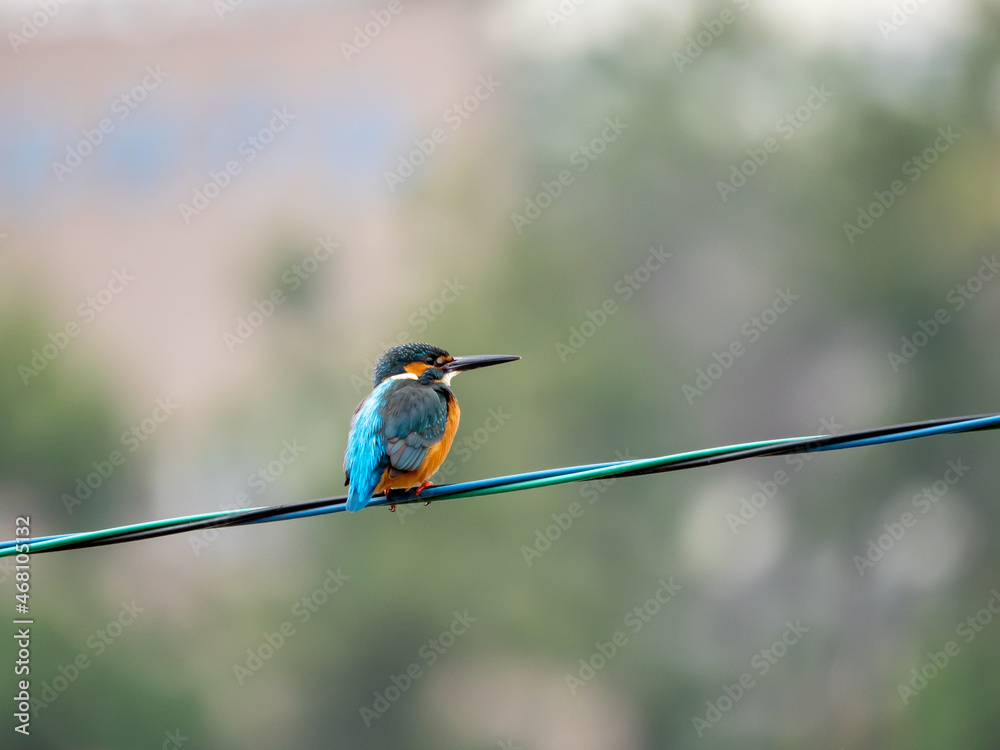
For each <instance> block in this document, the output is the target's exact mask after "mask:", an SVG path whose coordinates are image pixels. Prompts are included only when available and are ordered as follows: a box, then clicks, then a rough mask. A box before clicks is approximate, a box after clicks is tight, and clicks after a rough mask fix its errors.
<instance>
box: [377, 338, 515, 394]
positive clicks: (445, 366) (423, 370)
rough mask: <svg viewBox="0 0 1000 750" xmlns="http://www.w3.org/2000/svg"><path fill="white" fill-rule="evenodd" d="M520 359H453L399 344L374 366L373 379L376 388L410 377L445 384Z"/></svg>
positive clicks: (433, 348)
mask: <svg viewBox="0 0 1000 750" xmlns="http://www.w3.org/2000/svg"><path fill="white" fill-rule="evenodd" d="M516 359H520V357H518V356H515V355H512V354H485V355H477V356H472V357H453V356H451V355H450V354H448V352H446V351H445V350H444V349H440V348H438V347H436V346H431V345H430V344H402V345H400V346H394V347H392V349H389V350H388V351H386V352H385V353H384V354H383V355H382V356H381V357H379V358H378V362H376V363H375V373H374V376H373V378H372V380H373V381H374V384H375V385H378V384H379V383H381V382H382V381H383V380H385V379H386V378H394V377H413V378H418V379H420V378H423V379H425V380H430V381H435V380H441V381H444V382H445V383H449V382H451V379H452V378H453V377H455V375H457V374H458V373H460V372H463V371H465V370H474V369H476V368H478V367H488V366H490V365H499V364H502V363H504V362H513V361H514V360H516Z"/></svg>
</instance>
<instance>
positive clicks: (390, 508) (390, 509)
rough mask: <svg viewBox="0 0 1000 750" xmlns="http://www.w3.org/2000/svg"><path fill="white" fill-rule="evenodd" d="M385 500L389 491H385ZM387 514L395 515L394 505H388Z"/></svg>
mask: <svg viewBox="0 0 1000 750" xmlns="http://www.w3.org/2000/svg"><path fill="white" fill-rule="evenodd" d="M385 499H386V500H388V499H389V490H385ZM389 512H390V513H395V512H396V506H395V505H390V506H389Z"/></svg>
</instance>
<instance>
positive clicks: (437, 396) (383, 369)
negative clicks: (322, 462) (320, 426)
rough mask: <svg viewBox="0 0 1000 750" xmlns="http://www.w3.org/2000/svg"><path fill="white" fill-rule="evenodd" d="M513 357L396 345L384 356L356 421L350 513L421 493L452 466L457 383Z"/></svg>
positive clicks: (350, 448) (348, 461) (348, 464)
mask: <svg viewBox="0 0 1000 750" xmlns="http://www.w3.org/2000/svg"><path fill="white" fill-rule="evenodd" d="M516 359H520V357H516V356H512V355H504V354H502V355H485V356H474V357H452V356H451V355H450V354H448V352H446V351H445V350H444V349H439V348H438V347H436V346H431V345H430V344H403V345H402V346H394V347H393V348H392V349H389V350H388V351H387V352H385V354H383V355H382V356H381V357H379V359H378V362H376V363H375V373H374V376H373V378H372V381H373V388H372V392H371V393H370V394H368V396H367V398H365V400H364V401H362V402H361V403H360V404H358V408H357V409H356V410H355V411H354V417H353V418H352V419H351V432H350V434H349V435H348V437H347V453H346V454H345V455H344V473H345V475H346V481H345V482H344V484H345V485H349V486H350V489H349V490H348V493H347V509H348V510H349V511H356V510H361V509H362V508H364V507H365V506H366V505H367V504H368V503H369V502H370V501H371V498H372V494H373V493H375V492H385V494H386V497H388V496H389V490H390V489H396V488H401V489H408V488H410V487H417V493H418V494H419V493H420V491H421V490H422V489H424V487H427V486H428V485H429V484H430V482H429V481H428V480H429V479H430V477H431V475H432V474H434V472H435V471H437V470H438V468H440V466H441V464H442V463H443V462H444V459H445V456H447V455H448V450H449V449H450V448H451V443H452V441H453V440H454V439H455V432H456V431H457V430H458V417H459V410H458V402H457V401H456V400H455V396H454V394H453V393H452V392H451V387H450V385H451V379H452V378H453V377H455V375H457V374H458V373H460V372H463V371H465V370H474V369H476V368H477V367H487V366H489V365H499V364H501V363H503V362H513V361H514V360H516Z"/></svg>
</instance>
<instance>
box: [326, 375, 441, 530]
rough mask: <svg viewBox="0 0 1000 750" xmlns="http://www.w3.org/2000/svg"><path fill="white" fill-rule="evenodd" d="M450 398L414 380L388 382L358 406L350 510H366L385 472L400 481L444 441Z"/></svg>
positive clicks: (347, 462) (350, 446)
mask: <svg viewBox="0 0 1000 750" xmlns="http://www.w3.org/2000/svg"><path fill="white" fill-rule="evenodd" d="M447 421H448V401H447V396H446V394H445V393H439V392H438V390H437V389H435V388H431V387H428V386H426V385H424V384H421V383H417V382H416V381H413V380H386V381H383V382H382V383H379V385H378V386H376V387H375V390H373V391H372V392H371V394H370V395H369V396H368V398H366V399H365V400H364V401H362V402H361V405H360V406H358V410H357V411H356V412H355V413H354V418H353V419H352V420H351V432H350V435H349V436H348V438H347V454H346V455H345V456H344V472H345V473H346V475H347V482H348V484H349V485H350V489H349V490H348V494H347V510H349V511H352V512H353V511H356V510H361V509H362V508H364V507H365V506H366V505H367V504H368V501H369V500H370V499H371V496H372V493H373V492H374V491H375V488H376V487H377V486H378V483H379V481H380V479H381V477H382V474H383V472H384V471H385V470H386V469H388V470H389V476H391V477H396V476H399V475H400V474H404V473H406V472H408V471H414V470H416V469H418V468H419V467H420V465H421V464H422V463H423V460H424V457H425V456H426V455H427V449H428V448H429V447H430V446H432V445H434V444H435V443H437V442H440V441H441V439H442V438H443V437H444V431H445V426H446V424H447Z"/></svg>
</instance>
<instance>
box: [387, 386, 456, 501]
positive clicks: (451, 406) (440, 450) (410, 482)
mask: <svg viewBox="0 0 1000 750" xmlns="http://www.w3.org/2000/svg"><path fill="white" fill-rule="evenodd" d="M459 416H460V412H459V409H458V401H456V400H455V397H454V396H453V395H451V394H450V393H449V394H448V421H447V422H446V423H445V427H444V437H443V438H441V440H440V441H439V442H437V443H434V445H432V446H431V447H430V448H428V449H427V455H426V456H424V460H423V463H422V464H420V468H418V469H416V470H415V471H408V472H406V473H405V474H400V475H399V476H396V477H390V476H389V470H388V469H386V470H385V471H384V472H382V481H380V482H379V483H378V486H377V487H376V488H375V491H376V492H384V491H385V490H392V489H409V488H410V487H417V486H419V485H420V484H423V483H424V482H426V481H427V480H428V479H430V478H431V476H432V475H433V474H434V472H435V471H437V470H438V469H440V468H441V464H443V463H444V460H445V458H446V457H447V456H448V451H450V450H451V444H452V443H453V442H454V440H455V433H456V432H458V419H459Z"/></svg>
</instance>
